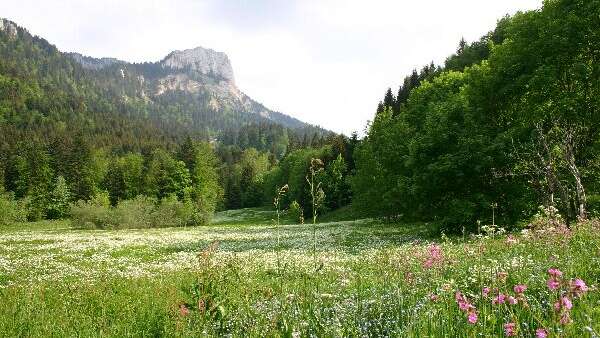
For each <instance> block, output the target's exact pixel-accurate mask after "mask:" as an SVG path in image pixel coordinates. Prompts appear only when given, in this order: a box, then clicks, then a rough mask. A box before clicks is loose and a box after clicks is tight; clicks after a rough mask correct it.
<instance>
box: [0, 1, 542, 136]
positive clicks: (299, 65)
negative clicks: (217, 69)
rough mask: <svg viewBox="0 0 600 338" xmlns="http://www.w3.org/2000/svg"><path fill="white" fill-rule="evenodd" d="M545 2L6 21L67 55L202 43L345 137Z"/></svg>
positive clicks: (153, 53)
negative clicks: (417, 78) (460, 49)
mask: <svg viewBox="0 0 600 338" xmlns="http://www.w3.org/2000/svg"><path fill="white" fill-rule="evenodd" d="M541 3H542V1H541V0H455V1H447V0H418V1H417V0H410V1H404V0H371V1H360V0H295V1H284V0H100V1H99V0H93V1H92V0H52V1H45V0H19V1H2V3H0V17H5V18H8V19H11V20H13V21H15V22H17V23H18V24H19V25H21V26H24V27H26V28H27V29H29V30H30V31H31V32H32V33H33V34H36V35H40V36H42V37H44V38H46V39H48V40H49V41H50V42H51V43H53V44H55V45H56V46H57V47H58V48H59V49H60V50H62V51H76V52H80V53H82V54H86V55H90V56H94V57H115V58H119V59H122V60H126V61H131V62H142V61H158V60H160V59H162V58H163V57H164V56H165V55H167V54H168V53H169V52H170V51H172V50H175V49H188V48H193V47H197V46H203V47H207V48H212V49H215V50H218V51H223V52H225V53H227V54H228V55H229V57H230V59H231V61H232V63H233V68H234V72H235V76H236V82H237V84H238V86H239V87H240V89H241V90H242V91H244V92H246V93H247V94H248V95H249V96H250V97H252V98H254V99H255V100H257V101H259V102H261V103H263V104H265V105H266V106H267V107H269V108H271V109H273V110H278V111H281V112H283V113H286V114H289V115H292V116H294V117H297V118H299V119H301V120H303V121H306V122H310V123H313V124H319V125H321V126H323V127H325V128H327V129H331V130H335V131H339V132H345V133H347V134H349V133H350V132H351V131H353V130H357V131H362V130H363V128H364V126H365V123H366V121H367V120H369V119H371V118H372V117H373V114H374V111H375V108H376V106H377V102H378V101H379V100H380V99H381V98H382V97H383V94H384V93H385V90H386V89H387V88H388V87H392V88H393V90H394V91H397V89H398V86H399V85H400V83H401V81H402V79H403V78H404V76H405V75H407V74H409V73H410V72H411V71H412V69H413V68H420V67H421V66H423V65H425V64H427V63H429V62H430V61H432V60H433V61H434V62H436V63H438V64H439V63H442V62H443V60H444V59H445V58H446V57H447V56H448V55H450V54H451V53H453V52H454V51H455V50H456V47H457V45H458V41H459V40H460V38H461V37H465V39H467V41H473V40H477V39H478V38H479V37H480V36H482V35H483V34H485V33H486V32H488V31H489V30H492V29H493V28H494V26H495V24H496V21H497V20H498V19H500V18H501V17H502V16H504V15H505V14H507V13H510V14H512V13H514V12H516V11H517V10H528V9H535V8H538V7H540V6H541Z"/></svg>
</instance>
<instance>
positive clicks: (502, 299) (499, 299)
mask: <svg viewBox="0 0 600 338" xmlns="http://www.w3.org/2000/svg"><path fill="white" fill-rule="evenodd" d="M505 301H506V296H505V295H504V294H499V295H498V296H497V297H496V298H494V300H492V304H504V302H505Z"/></svg>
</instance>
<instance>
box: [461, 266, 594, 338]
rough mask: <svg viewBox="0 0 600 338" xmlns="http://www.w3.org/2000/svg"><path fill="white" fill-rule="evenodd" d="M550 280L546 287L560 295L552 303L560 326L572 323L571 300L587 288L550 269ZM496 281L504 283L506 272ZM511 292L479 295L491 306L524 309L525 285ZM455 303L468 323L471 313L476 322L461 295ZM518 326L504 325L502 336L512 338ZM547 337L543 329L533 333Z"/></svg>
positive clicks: (538, 337)
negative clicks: (512, 306)
mask: <svg viewBox="0 0 600 338" xmlns="http://www.w3.org/2000/svg"><path fill="white" fill-rule="evenodd" d="M548 274H549V275H550V278H549V279H548V282H547V286H548V288H549V289H550V290H557V291H559V293H560V296H559V298H558V300H557V301H556V302H555V303H554V310H555V311H556V312H557V313H559V315H560V324H563V325H566V324H569V323H571V322H572V320H571V309H572V308H573V302H572V300H573V299H574V298H578V297H581V296H582V295H583V294H585V293H586V292H587V291H588V290H589V288H588V286H587V285H586V284H585V282H584V281H583V280H581V279H571V280H563V278H562V276H563V273H562V271H560V270H559V269H556V268H551V269H549V270H548ZM496 277H497V279H498V280H499V281H500V282H502V283H506V280H507V277H508V274H507V273H506V272H499V273H498V274H497V275H496ZM512 290H513V291H514V294H511V293H509V292H502V291H500V290H499V289H498V288H494V289H490V288H489V287H484V288H483V289H482V290H481V294H482V296H483V297H484V298H488V299H489V298H490V297H491V301H492V304H493V305H502V304H507V305H516V304H519V303H521V304H522V305H523V306H524V307H527V306H528V303H527V299H526V298H525V291H526V290H527V285H525V284H517V285H514V286H513V288H512ZM456 301H457V302H458V305H459V307H460V309H461V310H462V311H465V312H467V313H469V323H473V321H472V320H471V315H470V314H471V313H472V314H473V316H474V318H475V319H474V322H476V321H477V313H476V312H475V306H473V305H472V304H471V303H469V302H468V301H467V299H466V298H465V297H464V296H463V295H462V294H461V293H457V294H456ZM517 331H518V324H517V323H514V322H510V323H506V324H504V334H505V335H506V336H507V337H513V336H516V335H517ZM548 335H549V333H548V330H547V329H545V328H538V329H537V330H536V331H535V337H536V338H547V337H548Z"/></svg>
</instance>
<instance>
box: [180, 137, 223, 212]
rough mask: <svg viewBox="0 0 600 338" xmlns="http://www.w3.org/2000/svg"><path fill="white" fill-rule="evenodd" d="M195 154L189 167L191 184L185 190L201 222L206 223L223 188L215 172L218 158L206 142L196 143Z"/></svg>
mask: <svg viewBox="0 0 600 338" xmlns="http://www.w3.org/2000/svg"><path fill="white" fill-rule="evenodd" d="M195 152H196V156H195V161H194V164H193V166H192V167H191V168H190V173H191V179H192V183H193V186H192V187H191V189H189V190H187V193H189V196H190V197H191V200H192V201H193V202H194V204H195V205H196V209H197V212H198V214H199V217H200V219H201V222H203V223H206V222H208V221H209V220H210V217H211V216H212V214H213V213H214V211H215V210H216V208H217V204H218V203H219V202H220V201H221V199H222V198H223V188H222V187H221V185H220V183H219V174H218V172H217V166H218V159H217V157H216V156H215V153H214V151H213V148H212V146H211V145H210V144H208V143H199V144H197V145H196V151H195Z"/></svg>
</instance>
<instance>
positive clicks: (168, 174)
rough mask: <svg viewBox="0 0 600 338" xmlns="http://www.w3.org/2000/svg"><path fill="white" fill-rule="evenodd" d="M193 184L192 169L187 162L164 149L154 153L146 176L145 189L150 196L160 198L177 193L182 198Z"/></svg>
mask: <svg viewBox="0 0 600 338" xmlns="http://www.w3.org/2000/svg"><path fill="white" fill-rule="evenodd" d="M191 185H192V178H191V176H190V171H189V169H188V168H186V166H185V163H184V162H182V161H178V160H176V159H174V158H173V157H172V156H171V155H170V154H169V153H168V152H166V151H164V150H155V151H154V152H153V153H152V157H151V160H150V164H149V165H148V172H147V174H146V178H145V191H146V194H147V195H148V196H153V197H156V198H158V199H162V198H165V197H167V196H170V195H176V196H177V197H178V198H180V199H182V198H183V197H184V196H185V194H186V191H187V189H188V188H189V187H190V186H191Z"/></svg>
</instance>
